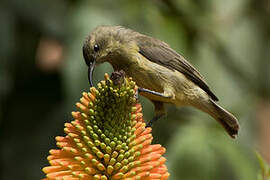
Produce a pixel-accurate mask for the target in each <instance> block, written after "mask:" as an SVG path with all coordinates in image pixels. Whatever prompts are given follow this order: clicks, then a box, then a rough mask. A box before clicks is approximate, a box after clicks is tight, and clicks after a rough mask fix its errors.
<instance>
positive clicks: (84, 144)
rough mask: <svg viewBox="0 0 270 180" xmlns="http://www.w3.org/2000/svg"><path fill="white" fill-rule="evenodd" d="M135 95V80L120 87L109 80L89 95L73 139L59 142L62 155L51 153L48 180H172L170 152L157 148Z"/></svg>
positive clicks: (68, 129) (70, 129)
mask: <svg viewBox="0 0 270 180" xmlns="http://www.w3.org/2000/svg"><path fill="white" fill-rule="evenodd" d="M135 90H136V86H135V83H134V82H133V81H132V80H131V79H124V82H122V83H121V84H120V85H114V83H113V82H112V80H111V79H110V78H109V76H108V75H107V74H105V81H102V82H101V83H99V84H98V88H97V89H96V88H90V92H89V93H86V92H84V93H83V97H82V98H81V99H80V103H77V104H76V106H77V107H78V108H79V112H72V116H73V117H74V119H75V120H73V121H72V122H71V123H66V124H65V129H64V131H65V133H66V134H67V135H66V136H65V137H56V141H57V146H58V147H59V148H60V149H53V150H50V155H49V156H48V161H49V163H50V166H48V167H45V168H43V172H44V173H45V174H46V178H45V179H46V180H50V179H63V180H64V179H65V180H75V179H85V180H86V179H101V180H107V179H112V180H114V179H115V180H116V179H130V180H131V179H134V180H135V179H142V180H150V179H162V180H163V179H167V178H168V177H169V173H168V172H167V168H166V166H165V164H164V163H165V161H166V159H165V158H164V157H162V155H163V154H164V153H165V148H164V147H162V146H161V145H159V144H156V145H151V142H152V139H153V137H152V134H151V130H152V129H151V128H145V123H144V120H143V119H142V113H141V110H142V108H141V105H140V104H138V103H137V101H136V99H135Z"/></svg>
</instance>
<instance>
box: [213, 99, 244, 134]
mask: <svg viewBox="0 0 270 180" xmlns="http://www.w3.org/2000/svg"><path fill="white" fill-rule="evenodd" d="M210 102H211V104H212V107H214V111H212V112H211V113H209V114H210V115H211V116H213V117H214V118H215V119H216V120H217V121H218V122H219V123H220V124H221V125H222V126H223V127H224V129H225V130H226V131H227V133H228V134H229V135H230V136H231V137H232V138H236V137H237V134H238V131H239V123H238V120H237V119H236V118H235V117H234V116H233V115H232V114H231V113H229V112H228V111H226V110H225V109H223V108H222V107H221V106H219V105H218V104H216V102H214V101H213V100H211V99H210Z"/></svg>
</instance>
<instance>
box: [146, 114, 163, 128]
mask: <svg viewBox="0 0 270 180" xmlns="http://www.w3.org/2000/svg"><path fill="white" fill-rule="evenodd" d="M162 116H164V114H160V115H156V116H155V117H153V118H152V119H151V120H150V121H149V122H148V123H147V125H146V127H152V125H153V124H154V122H156V121H157V120H159V119H160V118H161V117H162Z"/></svg>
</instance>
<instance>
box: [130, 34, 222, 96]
mask: <svg viewBox="0 0 270 180" xmlns="http://www.w3.org/2000/svg"><path fill="white" fill-rule="evenodd" d="M135 41H136V42H137V45H138V46H139V52H140V53H141V54H142V55H143V56H144V57H146V58H147V59H148V60H150V61H152V62H154V63H157V64H160V65H163V66H165V67H167V68H169V69H171V70H173V71H175V70H176V71H179V72H181V73H183V74H184V75H185V76H186V77H187V78H188V79H190V80H191V81H192V82H194V83H195V84H197V85H198V86H199V87H200V88H202V89H203V90H204V91H205V92H206V93H207V94H208V95H209V96H210V97H211V98H212V99H213V100H215V101H218V98H217V97H216V96H215V94H214V93H213V92H212V91H211V90H210V88H209V87H208V85H207V83H206V81H205V80H204V79H203V77H202V75H201V74H200V73H199V71H197V70H196V69H195V68H194V67H193V66H192V65H191V64H190V63H189V62H188V61H187V60H185V58H184V57H183V56H181V55H180V54H178V53H177V52H176V51H174V50H173V49H172V48H170V46H169V45H168V44H166V43H164V42H162V41H160V40H158V39H155V38H151V37H149V36H145V35H140V36H138V37H136V40H135Z"/></svg>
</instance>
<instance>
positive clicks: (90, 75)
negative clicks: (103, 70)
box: [88, 60, 96, 87]
mask: <svg viewBox="0 0 270 180" xmlns="http://www.w3.org/2000/svg"><path fill="white" fill-rule="evenodd" d="M95 65H96V61H95V60H94V61H92V62H90V63H89V66H88V81H89V84H90V86H91V87H93V86H94V85H93V72H94V69H95Z"/></svg>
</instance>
